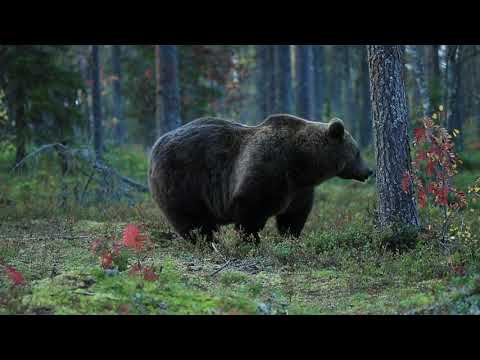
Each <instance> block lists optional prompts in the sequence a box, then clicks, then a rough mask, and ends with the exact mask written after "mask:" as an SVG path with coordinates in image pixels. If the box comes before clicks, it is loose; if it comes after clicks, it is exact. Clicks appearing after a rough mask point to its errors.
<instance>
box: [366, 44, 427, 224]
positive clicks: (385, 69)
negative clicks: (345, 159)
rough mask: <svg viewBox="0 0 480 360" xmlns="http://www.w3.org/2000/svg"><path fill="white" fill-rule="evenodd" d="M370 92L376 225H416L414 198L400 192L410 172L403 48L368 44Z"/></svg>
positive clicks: (416, 216)
mask: <svg viewBox="0 0 480 360" xmlns="http://www.w3.org/2000/svg"><path fill="white" fill-rule="evenodd" d="M367 51H368V65H369V71H370V91H371V97H372V112H373V123H374V134H375V140H376V141H375V147H376V149H375V150H376V151H375V156H376V159H377V190H378V195H379V209H378V210H379V211H378V215H379V219H378V220H379V225H380V227H381V228H386V227H389V226H392V225H407V226H415V227H417V226H419V219H418V211H417V206H416V202H415V198H414V197H413V196H412V194H406V193H405V192H404V191H403V190H402V185H401V184H402V179H403V177H404V174H405V172H406V171H411V157H410V144H409V137H408V124H409V119H408V107H407V99H406V92H405V84H404V81H403V78H402V72H403V62H402V54H403V49H402V47H401V46H398V45H394V46H388V45H368V46H367Z"/></svg>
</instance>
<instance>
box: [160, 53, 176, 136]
mask: <svg viewBox="0 0 480 360" xmlns="http://www.w3.org/2000/svg"><path fill="white" fill-rule="evenodd" d="M155 49H156V70H157V97H156V99H157V101H156V104H157V109H156V113H157V135H158V136H162V135H163V134H165V133H167V132H169V131H172V130H174V129H176V128H178V127H180V126H181V125H182V121H181V117H180V88H179V81H178V53H177V47H176V46H175V45H156V48H155Z"/></svg>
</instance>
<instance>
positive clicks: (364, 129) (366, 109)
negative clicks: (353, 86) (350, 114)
mask: <svg viewBox="0 0 480 360" xmlns="http://www.w3.org/2000/svg"><path fill="white" fill-rule="evenodd" d="M360 50H361V51H360V63H361V65H360V71H361V75H360V88H361V98H362V99H361V104H362V111H361V120H360V147H361V148H362V149H364V148H366V147H367V146H368V145H370V144H371V143H372V130H373V128H372V106H371V100H370V78H369V71H368V58H367V48H366V47H365V46H361V49H360Z"/></svg>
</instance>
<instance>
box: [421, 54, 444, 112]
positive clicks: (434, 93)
mask: <svg viewBox="0 0 480 360" xmlns="http://www.w3.org/2000/svg"><path fill="white" fill-rule="evenodd" d="M439 49H440V46H439V45H426V46H425V50H426V51H425V59H426V60H425V73H426V77H427V83H428V93H429V95H430V103H431V106H432V110H433V111H436V110H437V109H438V107H439V106H440V105H441V103H442V85H441V82H442V81H441V80H442V74H441V72H440V56H439V54H438V51H439Z"/></svg>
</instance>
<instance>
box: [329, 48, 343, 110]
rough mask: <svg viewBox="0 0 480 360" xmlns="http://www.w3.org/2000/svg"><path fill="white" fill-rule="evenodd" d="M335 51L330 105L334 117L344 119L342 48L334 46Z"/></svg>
mask: <svg viewBox="0 0 480 360" xmlns="http://www.w3.org/2000/svg"><path fill="white" fill-rule="evenodd" d="M332 51H333V56H332V58H333V64H332V76H331V78H330V87H331V90H330V105H331V113H332V116H335V117H339V118H343V117H344V112H343V109H342V87H343V75H344V72H343V71H342V62H343V56H342V46H341V45H334V46H333V48H332Z"/></svg>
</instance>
